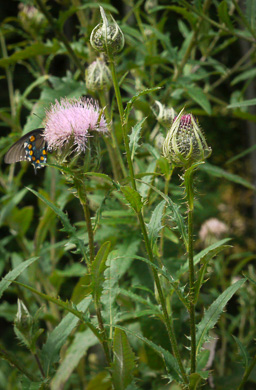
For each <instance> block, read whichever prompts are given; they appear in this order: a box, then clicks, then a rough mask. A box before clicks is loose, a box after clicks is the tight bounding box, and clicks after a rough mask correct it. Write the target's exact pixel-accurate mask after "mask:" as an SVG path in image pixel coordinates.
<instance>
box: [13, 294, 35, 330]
mask: <svg viewBox="0 0 256 390" xmlns="http://www.w3.org/2000/svg"><path fill="white" fill-rule="evenodd" d="M14 322H15V325H16V327H17V328H18V329H19V330H20V331H21V332H22V333H27V332H29V330H30V329H31V326H32V323H33V318H32V317H31V315H30V313H29V311H28V309H27V308H26V306H25V305H24V303H23V302H22V301H21V300H20V299H18V310H17V314H16V317H15V321H14Z"/></svg>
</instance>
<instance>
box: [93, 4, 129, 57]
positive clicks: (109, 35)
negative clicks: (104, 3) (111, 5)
mask: <svg viewBox="0 0 256 390" xmlns="http://www.w3.org/2000/svg"><path fill="white" fill-rule="evenodd" d="M100 12H101V17H102V23H100V24H98V25H97V26H96V27H95V28H94V29H93V30H92V33H91V37H90V42H91V45H92V47H93V48H94V49H95V50H97V51H100V52H103V53H105V54H107V55H108V56H112V55H114V54H116V53H119V52H120V51H121V50H122V49H123V47H124V34H123V33H122V31H121V29H120V27H119V26H118V24H117V23H116V21H115V19H114V18H113V16H112V15H111V18H112V23H111V24H110V23H109V22H108V19H107V17H106V14H105V11H104V9H103V8H102V7H100Z"/></svg>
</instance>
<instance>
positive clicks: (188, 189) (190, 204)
mask: <svg viewBox="0 0 256 390" xmlns="http://www.w3.org/2000/svg"><path fill="white" fill-rule="evenodd" d="M185 182H186V196H187V202H188V262H189V316H190V339H191V340H190V342H191V348H190V364H191V374H193V373H194V372H195V371H196V325H195V297H194V294H195V291H194V289H195V270H194V253H193V246H194V243H193V213H194V194H193V173H192V174H190V175H188V179H187V181H185Z"/></svg>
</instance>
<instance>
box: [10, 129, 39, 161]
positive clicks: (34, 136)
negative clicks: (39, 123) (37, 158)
mask: <svg viewBox="0 0 256 390" xmlns="http://www.w3.org/2000/svg"><path fill="white" fill-rule="evenodd" d="M43 131H44V129H42V128H40V129H35V130H32V131H30V132H29V133H27V134H25V135H23V137H21V138H20V139H19V140H18V141H17V142H15V144H13V145H12V146H11V147H10V149H9V150H8V152H7V153H6V155H5V157H4V162H5V163H6V164H12V163H15V162H18V161H24V160H29V161H31V160H32V157H30V154H31V152H29V149H30V148H31V150H33V151H35V153H36V154H38V152H41V151H45V153H44V154H46V143H45V139H44V137H43ZM30 145H31V146H30ZM32 154H33V153H32ZM32 163H33V162H32ZM33 165H34V164H33ZM40 167H41V165H40V166H39V165H38V164H37V166H36V168H40Z"/></svg>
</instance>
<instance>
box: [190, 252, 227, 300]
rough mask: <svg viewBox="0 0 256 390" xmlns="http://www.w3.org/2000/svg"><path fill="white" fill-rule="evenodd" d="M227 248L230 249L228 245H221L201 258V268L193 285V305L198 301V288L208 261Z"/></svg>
mask: <svg viewBox="0 0 256 390" xmlns="http://www.w3.org/2000/svg"><path fill="white" fill-rule="evenodd" d="M227 248H230V245H221V246H219V247H217V248H214V249H212V250H209V252H208V253H206V254H205V256H204V257H203V259H202V260H201V263H202V267H201V269H200V271H199V275H198V277H197V282H196V284H195V294H194V300H195V303H196V302H197V300H198V297H199V293H200V288H201V286H202V284H203V282H204V276H205V273H206V270H207V266H208V263H209V261H210V260H211V259H212V258H213V257H215V256H217V255H218V254H219V253H220V252H222V251H223V250H225V249H227Z"/></svg>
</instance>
